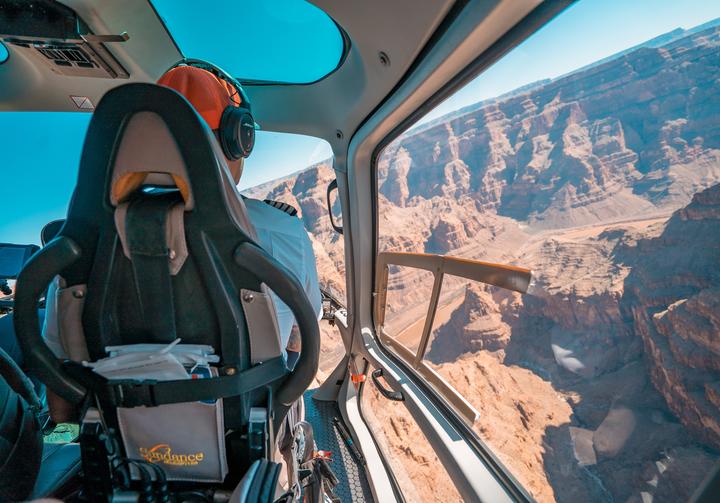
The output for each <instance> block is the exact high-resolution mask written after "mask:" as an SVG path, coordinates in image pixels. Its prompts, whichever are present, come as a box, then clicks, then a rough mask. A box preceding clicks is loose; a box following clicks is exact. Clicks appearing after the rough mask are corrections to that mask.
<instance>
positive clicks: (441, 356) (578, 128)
mask: <svg viewBox="0 0 720 503" xmlns="http://www.w3.org/2000/svg"><path fill="white" fill-rule="evenodd" d="M718 24H719V23H718V22H711V23H708V24H706V25H703V26H701V27H698V28H695V29H692V30H686V31H684V30H681V29H678V30H675V31H673V32H671V33H668V34H666V35H663V36H661V37H658V38H656V39H653V40H651V41H648V43H646V44H643V45H642V46H640V47H637V48H635V49H633V50H631V51H628V52H625V53H622V54H620V55H618V56H617V57H614V58H608V59H606V60H604V61H602V62H599V63H598V64H595V65H591V66H589V67H586V68H583V69H581V70H578V71H576V72H573V73H571V74H569V75H566V76H563V77H560V78H557V79H554V80H548V81H543V82H540V83H538V84H536V85H531V86H525V87H524V88H523V89H522V90H519V91H516V92H512V93H509V94H507V95H504V96H501V97H499V98H497V99H494V100H488V101H485V102H482V103H478V104H476V105H474V106H472V107H468V108H466V109H463V110H462V112H459V113H456V114H452V115H450V116H448V117H445V118H441V119H438V120H435V121H433V122H431V123H429V124H424V125H421V126H419V127H417V128H415V129H412V130H410V131H408V132H407V133H405V134H404V135H402V136H401V137H399V138H398V139H396V140H395V141H394V142H393V143H392V144H390V145H389V146H388V147H387V148H386V149H385V150H384V151H383V153H382V155H381V157H380V159H379V162H378V168H377V173H376V175H377V177H378V187H379V195H378V198H379V204H378V208H379V225H380V228H379V236H378V238H379V248H380V250H381V251H410V252H423V253H439V254H449V255H455V256H461V257H465V258H472V259H478V260H484V261H492V262H500V263H511V264H516V265H521V266H524V267H528V268H531V269H532V270H533V273H534V278H535V284H534V286H533V289H532V292H531V294H529V295H520V294H516V293H511V292H506V291H501V290H499V289H497V288H490V287H486V286H484V285H480V284H477V283H468V282H466V281H463V280H460V279H458V278H446V281H445V284H443V295H442V297H441V303H440V308H439V310H438V315H437V319H436V320H435V324H434V327H433V332H432V339H431V343H430V344H429V348H428V351H427V353H426V354H425V357H424V358H425V362H426V363H427V364H428V365H430V366H432V367H433V368H434V369H436V370H437V372H439V373H440V374H441V375H442V376H444V377H445V378H446V379H447V380H448V382H449V383H450V384H451V385H452V386H453V387H455V388H456V389H457V390H458V391H459V392H460V393H461V394H463V396H465V397H466V398H467V399H468V400H469V401H470V402H471V403H472V404H473V405H474V406H475V407H476V409H477V410H478V411H479V412H480V418H479V420H478V421H477V422H476V424H475V425H474V426H473V429H474V431H475V432H476V433H477V435H478V437H479V438H480V439H481V440H482V441H483V442H484V443H485V444H486V445H487V446H488V448H489V449H491V450H492V452H493V453H494V454H495V455H496V456H498V457H499V458H500V460H501V461H502V462H503V463H504V464H505V466H506V467H507V469H508V470H509V471H510V472H511V473H512V474H513V475H514V476H515V477H516V479H517V480H518V481H519V482H520V483H521V484H522V485H523V486H524V487H525V489H526V490H527V491H528V492H529V493H530V494H531V495H532V496H533V497H534V498H535V499H536V500H538V501H540V502H553V501H557V502H576V501H620V502H643V503H647V502H649V501H652V502H675V501H685V500H687V498H689V496H690V495H691V494H692V492H693V490H694V489H695V488H696V487H697V486H698V484H699V483H700V481H701V480H702V478H703V477H704V476H705V475H706V473H707V472H708V470H710V469H711V468H712V467H713V466H714V464H715V463H717V462H718V461H719V460H720V358H719V357H720V314H718V313H720V309H719V308H720V287H719V286H718V285H720V282H719V280H720V267H719V266H720V84H719V83H720V57H718V54H720V27H718ZM333 176H334V175H333V172H332V169H331V166H330V164H329V163H321V164H319V165H316V166H312V167H310V168H309V169H307V170H306V171H303V172H302V173H300V174H298V175H293V176H290V177H286V178H283V179H281V180H276V181H273V182H270V183H268V184H265V185H263V186H260V187H257V188H255V189H252V190H251V191H249V194H250V195H251V196H253V197H260V198H271V199H278V200H282V201H284V202H288V203H290V204H293V205H294V206H296V207H297V208H299V209H300V212H301V215H302V218H303V221H304V223H305V226H306V228H307V229H308V231H309V233H310V234H311V238H312V240H313V245H314V250H315V253H316V256H317V259H318V267H319V272H320V276H321V278H322V282H323V284H325V285H328V286H331V287H333V288H334V289H335V290H338V291H340V292H342V291H343V289H344V250H343V242H342V239H341V236H339V235H337V234H335V233H334V231H333V230H332V229H331V227H330V224H329V219H328V216H327V211H326V209H325V201H324V199H325V189H326V187H327V184H328V183H329V182H330V181H331V180H332V179H333ZM390 272H391V274H390V278H389V297H388V306H387V313H388V315H387V322H386V325H385V330H386V331H387V332H388V333H389V334H391V335H393V336H395V337H396V338H397V339H398V340H399V341H400V342H402V343H403V344H404V345H406V346H407V347H409V348H416V347H417V342H418V338H419V333H420V330H421V325H422V321H423V319H424V316H425V310H426V308H427V299H428V297H429V295H428V294H429V291H430V289H431V286H432V276H431V275H429V274H427V273H422V272H418V271H413V270H411V269H407V268H396V267H391V270H390ZM323 334H324V337H325V339H324V341H323V355H324V356H325V357H327V360H325V361H326V362H330V361H331V360H332V358H337V357H338V355H339V354H340V353H339V352H338V344H339V336H337V334H333V333H332V329H324V332H323ZM332 366H333V365H332V364H331V363H326V364H324V368H323V369H322V370H323V372H327V371H329V370H332ZM364 405H365V406H366V407H367V408H369V409H372V412H373V414H374V417H375V418H376V419H377V422H376V428H377V433H378V437H379V440H378V442H379V444H380V445H381V446H383V448H384V450H385V451H386V453H387V454H388V456H389V457H392V458H393V460H394V462H393V463H394V465H397V466H398V467H399V468H398V469H397V470H396V471H397V472H398V473H399V475H398V480H399V481H400V483H401V486H403V487H404V488H405V487H406V488H407V489H406V491H407V497H408V500H409V501H453V500H455V499H456V497H457V495H456V493H453V492H452V488H451V484H449V486H448V484H447V483H445V482H443V481H444V478H443V476H442V474H440V475H438V473H440V472H442V470H441V469H438V467H439V466H440V464H439V462H438V461H437V459H436V458H433V456H434V455H433V454H432V452H431V450H430V451H429V450H428V449H427V446H426V445H425V444H424V443H423V442H422V441H418V437H419V432H418V431H417V427H416V426H415V425H414V423H413V422H412V419H411V418H410V417H409V416H408V415H407V413H406V411H404V410H400V409H398V408H395V407H390V406H388V402H387V401H385V400H384V399H383V398H381V397H378V396H377V394H376V393H375V394H374V395H372V394H371V395H370V396H369V397H368V398H367V400H365V401H364ZM381 425H382V431H380V429H381V428H380V427H381ZM453 495H454V496H453Z"/></svg>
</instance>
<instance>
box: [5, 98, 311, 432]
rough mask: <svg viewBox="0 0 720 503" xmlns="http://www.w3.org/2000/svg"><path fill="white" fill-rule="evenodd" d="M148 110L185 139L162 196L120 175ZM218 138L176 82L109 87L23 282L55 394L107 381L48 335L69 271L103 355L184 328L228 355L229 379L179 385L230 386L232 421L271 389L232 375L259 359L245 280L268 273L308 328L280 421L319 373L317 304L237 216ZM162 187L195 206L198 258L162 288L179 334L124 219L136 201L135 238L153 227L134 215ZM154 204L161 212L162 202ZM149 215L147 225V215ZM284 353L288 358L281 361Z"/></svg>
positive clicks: (194, 253) (187, 227)
mask: <svg viewBox="0 0 720 503" xmlns="http://www.w3.org/2000/svg"><path fill="white" fill-rule="evenodd" d="M139 114H152V117H154V119H153V120H155V121H158V120H159V121H160V122H161V123H162V124H163V127H166V128H167V132H169V134H170V135H171V137H172V139H173V141H174V143H175V145H176V152H175V153H174V155H176V156H177V157H178V159H180V161H181V162H182V165H183V166H182V168H183V170H184V171H182V173H180V174H178V171H177V170H175V171H173V172H172V173H169V174H171V175H172V178H173V179H174V181H175V187H173V188H171V189H169V190H165V191H161V194H160V195H158V194H157V193H156V192H155V191H147V190H144V189H143V187H142V183H139V182H137V180H135V181H132V180H131V181H130V183H120V184H118V179H117V176H115V175H116V170H115V163H116V162H117V161H118V159H117V158H118V157H119V155H120V154H118V150H119V146H120V144H121V143H122V141H123V138H124V135H125V134H126V128H128V124H130V123H131V122H132V120H133V118H134V117H137V116H138V115H139ZM150 137H152V135H150ZM214 142H215V140H214V138H213V136H212V133H211V132H210V130H209V129H208V128H207V126H206V125H205V123H204V122H203V121H202V119H201V118H200V117H199V116H198V115H197V113H196V112H195V111H194V110H193V109H192V107H191V106H190V104H189V103H188V102H187V101H186V100H185V99H184V98H183V97H182V96H181V95H179V94H177V93H176V92H174V91H172V90H170V89H167V88H163V87H159V86H155V85H150V84H128V85H125V86H120V87H118V88H115V89H113V90H111V91H110V92H108V93H107V95H106V96H105V97H104V98H103V99H102V101H101V102H100V104H99V105H98V107H97V109H96V111H95V113H94V116H93V119H92V121H91V123H90V127H89V129H88V133H87V137H86V141H85V147H84V150H83V155H82V159H81V164H80V169H79V174H78V182H77V186H76V188H75V191H74V193H73V197H72V201H71V204H70V207H69V211H68V216H67V220H66V222H65V224H64V225H63V226H62V229H61V230H60V232H59V234H58V236H57V237H56V238H55V239H54V240H53V241H52V242H50V243H49V244H48V246H46V247H45V248H44V249H43V250H42V251H41V252H40V253H38V254H37V255H36V256H35V257H33V259H32V260H31V261H30V262H29V263H28V264H27V266H26V268H25V270H24V271H23V273H22V274H21V276H20V278H19V281H18V291H17V295H16V317H15V325H16V331H17V332H18V337H19V339H20V341H21V345H22V346H23V351H24V352H25V353H26V356H27V360H28V362H29V365H31V366H32V367H33V369H34V370H35V371H36V372H37V373H38V374H39V375H40V376H41V377H42V378H43V380H44V381H45V382H46V384H48V386H49V387H50V388H52V389H53V390H55V391H56V393H58V394H60V395H61V396H63V397H65V398H66V399H69V400H71V401H74V402H78V401H80V400H81V399H82V397H84V396H85V394H86V392H87V389H86V388H87V387H91V388H93V387H94V386H95V388H97V386H101V385H97V386H96V385H94V384H93V382H94V381H93V379H95V377H94V376H93V375H91V374H89V373H87V370H86V369H78V368H77V366H72V365H64V366H63V365H60V364H59V363H58V362H57V361H56V360H55V359H54V358H53V356H52V354H51V353H50V351H49V349H48V348H47V346H46V345H45V344H44V343H43V341H42V340H41V338H40V333H39V327H38V325H37V312H36V309H35V305H36V302H37V300H38V298H39V296H40V295H41V293H42V291H43V290H44V289H45V288H46V287H47V284H48V283H49V282H50V281H51V280H52V278H53V277H54V276H55V275H56V274H60V275H61V276H62V277H63V278H65V280H66V282H67V284H68V286H71V285H84V284H86V285H87V295H86V299H85V304H84V312H83V317H82V327H83V329H84V332H85V339H86V342H87V349H88V352H89V355H90V357H91V359H97V358H101V357H103V356H104V355H105V351H104V348H105V346H108V345H117V344H133V343H140V342H169V341H170V340H172V339H173V338H174V337H175V336H177V337H180V338H181V339H182V342H183V343H201V344H209V345H212V346H213V347H214V348H215V349H216V351H217V353H219V355H220V357H221V365H220V366H221V370H220V375H221V376H226V377H227V378H226V379H224V380H223V378H220V379H207V380H203V381H213V382H198V381H193V382H187V383H186V384H183V385H182V386H179V387H178V388H177V389H180V388H183V389H186V391H187V390H190V389H192V390H195V391H197V392H196V393H195V394H193V393H190V395H188V396H189V397H190V398H189V400H187V401H190V400H194V399H197V397H198V396H206V395H208V393H209V391H208V390H209V388H210V387H211V386H213V385H215V384H218V386H220V388H222V390H224V391H222V393H221V394H219V395H216V396H217V397H225V425H226V427H227V428H240V427H242V426H243V425H245V424H246V423H247V420H248V415H249V409H250V407H251V406H253V405H255V404H256V403H258V402H259V401H262V400H263V398H262V397H264V396H266V392H267V390H266V389H263V390H261V391H258V390H253V389H252V386H248V385H246V384H245V385H244V386H245V387H241V388H242V389H241V391H242V393H241V394H236V395H234V394H232V392H231V391H232V389H234V388H233V386H236V388H237V384H238V383H237V382H235V384H233V382H231V381H232V380H231V379H230V377H232V376H234V375H238V374H240V373H242V372H244V371H247V370H249V369H250V367H251V362H250V358H249V354H250V351H249V337H248V329H247V323H246V320H245V317H244V314H243V309H242V306H241V303H240V293H241V289H248V290H253V291H260V289H261V285H262V284H263V283H264V284H266V285H267V286H268V287H269V288H271V289H272V290H273V291H275V292H276V293H277V294H278V296H279V297H280V298H281V299H282V300H283V302H285V303H286V304H287V305H288V306H289V307H290V308H291V310H292V311H293V313H294V315H295V318H296V320H297V323H298V326H299V328H300V332H301V337H302V344H303V346H302V347H303V351H302V354H301V357H300V360H299V362H298V364H297V365H296V366H295V369H294V370H293V372H291V373H289V374H286V375H281V376H278V377H277V379H276V380H275V381H273V382H271V383H270V388H271V389H272V391H273V396H274V399H273V404H274V407H275V422H276V424H279V422H280V421H281V420H282V418H283V417H284V414H285V411H286V410H287V407H288V406H289V405H290V404H291V403H293V402H294V401H295V400H296V399H298V398H299V397H300V396H301V395H302V392H303V391H304V390H305V389H306V388H307V386H308V385H309V384H310V383H311V381H312V379H313V377H314V375H315V372H316V371H317V364H318V354H319V330H318V327H317V321H316V319H315V317H314V313H313V309H312V307H311V306H310V303H309V301H308V300H307V297H306V296H305V294H304V291H303V288H302V286H301V285H300V284H299V283H298V281H297V279H295V277H294V276H293V275H292V274H291V273H289V271H287V270H286V269H285V268H283V267H282V266H281V265H280V264H279V263H278V262H277V261H275V260H274V259H272V257H270V256H269V255H268V254H267V253H265V252H264V251H262V249H260V248H259V247H258V246H257V245H256V244H255V243H254V242H253V240H252V239H251V237H250V235H249V232H248V230H247V229H243V228H241V226H240V225H238V221H237V218H233V215H232V214H231V211H230V205H231V204H232V201H229V200H228V196H227V193H226V192H225V191H224V190H223V183H224V178H223V177H224V176H227V167H226V166H225V163H224V160H223V158H222V155H221V154H219V150H218V148H217V146H216V145H215V143H214ZM147 148H149V149H152V148H153V146H152V145H148V146H147ZM163 155H165V154H163V153H160V154H158V155H157V156H156V159H157V163H156V165H153V166H143V167H140V168H137V167H133V169H135V170H136V171H137V170H138V169H139V172H142V171H146V172H150V173H161V174H163V173H164V174H168V172H167V171H165V168H164V166H163V162H164V161H163V159H164V157H163ZM170 157H171V156H169V157H167V158H168V159H169V158H170ZM131 171H132V170H131ZM132 178H133V177H132V176H131V177H130V179H132ZM125 182H127V180H125ZM119 185H120V186H122V187H121V188H123V189H127V188H128V186H130V189H131V190H125V192H126V193H124V194H121V196H122V197H120V198H119V199H118V197H117V196H118V193H121V192H123V190H116V189H117V187H118V186H119ZM163 198H164V199H165V200H172V201H171V202H180V201H183V202H184V204H185V209H186V211H185V213H184V232H185V241H186V243H187V249H188V257H187V260H186V262H185V263H184V265H183V266H182V268H181V269H180V271H179V272H178V273H177V274H176V275H174V276H171V277H170V278H169V279H168V281H169V282H170V288H169V289H166V290H163V289H162V288H161V289H160V290H157V291H158V292H163V291H165V292H167V295H168V297H167V298H165V299H162V300H163V302H166V304H167V305H172V316H173V320H172V321H173V322H174V323H173V325H174V327H175V334H169V333H164V332H162V331H161V330H156V329H154V328H153V327H152V326H151V325H152V323H149V321H148V320H149V318H152V317H153V316H155V317H157V313H153V312H152V309H149V306H147V305H143V302H145V303H146V304H147V302H148V301H147V299H148V298H149V297H152V296H148V295H147V294H148V290H147V289H148V288H151V289H152V288H154V286H153V285H148V284H143V282H144V281H145V279H152V278H144V277H143V275H142V274H141V275H138V267H137V264H134V263H133V261H131V260H129V259H128V258H127V256H126V255H125V254H124V252H123V247H122V243H121V242H120V239H119V235H118V231H117V228H116V222H115V220H114V216H115V212H116V208H117V207H118V204H120V203H122V202H129V209H128V218H127V219H126V220H125V222H126V223H127V224H128V229H127V235H128V240H129V241H132V239H133V235H134V236H135V238H137V237H138V236H141V237H142V232H143V230H142V228H140V229H137V228H134V227H133V225H135V224H131V221H132V216H131V212H132V211H133V208H141V209H142V207H143V206H148V207H153V205H155V206H158V204H157V203H158V201H161V200H162V199H163ZM166 202H167V201H166ZM161 206H162V204H159V206H158V207H161ZM147 214H149V215H153V214H154V215H155V216H156V217H157V215H158V214H157V213H153V212H152V208H151V210H150V213H147ZM158 218H159V217H158ZM140 222H141V223H140V224H138V225H139V226H140V227H142V225H143V224H142V218H141V219H140ZM148 237H152V236H148ZM159 263H162V261H160V262H155V266H153V265H152V263H151V262H147V263H146V264H145V265H144V266H143V267H145V269H144V270H146V271H147V270H150V271H152V273H153V274H156V273H157V274H161V276H162V275H164V273H163V272H160V273H158V272H157V264H159ZM163 277H165V276H163ZM148 282H151V281H148ZM31 306H32V308H31ZM150 307H151V306H150ZM151 321H152V320H151ZM166 321H167V320H166ZM268 363H272V362H268ZM274 364H275V365H276V366H277V362H274ZM259 367H262V365H260V366H259ZM256 370H257V369H256ZM83 371H85V373H84V374H83V373H82V372H83ZM261 373H262V371H261V370H258V371H257V372H255V374H253V375H259V374H261ZM268 375H270V374H268V373H267V372H266V373H265V375H264V378H265V379H266V380H267V379H268ZM271 377H272V376H271ZM214 381H217V383H215V382H214ZM161 384H162V383H161ZM223 386H224V387H223ZM220 388H218V389H220ZM238 389H239V388H238ZM131 391H132V390H131ZM137 391H138V393H145V394H146V395H147V396H145V395H143V396H141V397H140V398H139V399H138V400H139V402H138V404H143V403H144V401H145V400H146V399H147V401H149V402H155V401H157V402H158V403H169V401H172V400H173V397H172V396H170V394H171V393H170V391H169V387H167V386H166V387H163V386H160V385H158V386H155V387H153V386H148V387H147V388H144V389H143V390H137ZM176 401H186V400H176ZM113 403H115V402H113Z"/></svg>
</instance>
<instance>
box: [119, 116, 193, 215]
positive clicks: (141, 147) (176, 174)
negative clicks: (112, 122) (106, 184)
mask: <svg viewBox="0 0 720 503" xmlns="http://www.w3.org/2000/svg"><path fill="white" fill-rule="evenodd" d="M143 184H153V185H162V186H168V187H177V188H178V189H179V190H180V193H181V194H182V197H183V200H184V201H185V210H186V211H189V210H192V209H193V207H194V198H193V194H192V189H191V185H190V182H189V177H188V174H187V168H186V166H185V161H184V160H183V157H182V154H181V153H180V150H179V148H178V145H177V142H176V141H175V139H174V138H173V136H172V134H171V133H170V130H169V129H168V127H167V125H166V124H165V121H164V120H163V119H162V118H161V117H160V116H159V115H157V114H156V113H154V112H138V113H136V114H135V115H133V116H132V117H131V118H130V120H129V121H128V123H127V125H126V126H125V129H124V131H123V134H122V140H121V141H120V145H119V147H118V150H117V155H116V156H115V162H114V165H113V168H112V182H111V184H110V202H111V203H112V205H113V206H117V205H118V204H120V203H122V202H124V201H125V200H126V199H127V198H128V197H129V196H130V195H131V194H132V193H133V192H135V190H137V189H138V188H139V187H140V186H141V185H143Z"/></svg>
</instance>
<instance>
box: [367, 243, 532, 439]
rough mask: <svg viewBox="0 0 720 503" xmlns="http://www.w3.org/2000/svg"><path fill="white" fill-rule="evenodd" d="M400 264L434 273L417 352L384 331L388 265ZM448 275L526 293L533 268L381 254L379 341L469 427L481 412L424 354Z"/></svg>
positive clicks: (377, 298) (443, 257)
mask: <svg viewBox="0 0 720 503" xmlns="http://www.w3.org/2000/svg"><path fill="white" fill-rule="evenodd" d="M390 265H398V266H404V267H412V268H415V269H423V270H426V271H430V272H432V273H433V276H434V281H433V289H432V293H431V294H430V302H429V304H428V309H427V314H426V316H425V324H424V326H423V331H422V335H421V336H420V343H419V344H418V349H417V352H416V353H413V352H412V351H411V350H410V349H409V348H407V347H406V346H405V345H403V344H402V343H401V342H399V341H398V340H397V339H395V338H394V337H393V336H392V335H390V334H388V333H387V332H386V331H385V327H384V324H385V308H386V305H387V285H388V276H389V266H390ZM445 274H450V275H453V276H458V277H461V278H465V279H469V280H472V281H479V282H481V283H485V284H488V285H494V286H497V287H500V288H505V289H507V290H514V291H516V292H521V293H526V292H527V289H528V287H529V286H530V282H531V280H532V271H530V269H525V268H522V267H517V266H512V265H503V264H492V263H489V262H481V261H479V260H470V259H464V258H459V257H451V256H447V255H433V254H427V253H404V252H382V253H380V254H378V258H377V269H376V276H377V277H376V281H375V285H376V287H377V291H376V292H375V293H374V297H375V305H374V310H375V325H376V327H375V328H376V333H377V334H379V338H380V342H382V343H383V344H385V345H386V346H388V347H389V348H391V349H392V350H393V352H394V353H395V354H397V355H398V356H399V357H400V358H402V359H403V360H405V362H406V363H408V364H409V365H410V366H411V367H412V368H413V369H415V370H416V371H417V372H418V373H419V374H420V375H421V376H422V377H423V378H425V379H427V381H428V382H429V383H430V384H431V385H432V386H433V387H434V388H435V389H436V390H437V391H438V392H439V393H440V394H441V395H442V396H443V397H444V398H445V399H446V400H447V401H448V403H449V404H450V405H451V406H452V407H453V408H454V409H455V411H456V412H458V414H459V415H460V417H462V418H463V419H464V420H465V421H466V422H467V423H468V424H469V425H470V426H472V425H473V424H474V423H475V421H477V419H478V417H479V416H480V413H479V412H478V411H477V409H475V407H473V406H472V404H470V402H468V401H467V400H466V399H465V398H464V397H463V396H462V395H461V394H460V393H458V392H457V391H456V390H455V388H453V387H452V386H451V385H450V384H449V383H448V382H447V381H445V379H443V378H442V377H441V376H440V375H439V374H438V373H437V372H435V371H434V370H433V369H432V368H431V367H430V366H428V365H427V364H426V363H425V361H424V360H423V357H424V356H425V352H426V351H427V346H428V343H429V341H430V334H431V332H432V327H433V323H434V321H435V312H436V311H437V306H438V300H439V298H440V291H441V290H442V283H443V278H444V277H445Z"/></svg>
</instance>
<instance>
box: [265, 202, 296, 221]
mask: <svg viewBox="0 0 720 503" xmlns="http://www.w3.org/2000/svg"><path fill="white" fill-rule="evenodd" d="M263 202H264V203H265V204H267V205H268V206H272V207H273V208H275V209H276V210H280V211H282V212H283V213H287V214H288V215H290V216H291V217H295V216H297V212H298V211H297V208H295V206H293V205H292V204H288V203H283V202H282V201H273V200H272V199H265V200H263Z"/></svg>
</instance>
